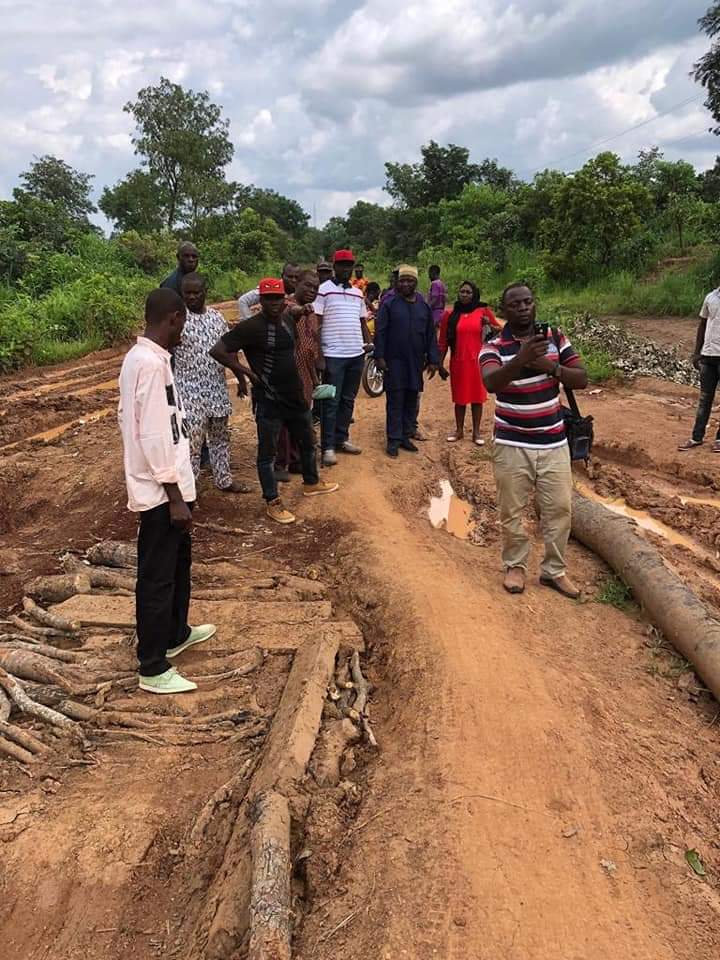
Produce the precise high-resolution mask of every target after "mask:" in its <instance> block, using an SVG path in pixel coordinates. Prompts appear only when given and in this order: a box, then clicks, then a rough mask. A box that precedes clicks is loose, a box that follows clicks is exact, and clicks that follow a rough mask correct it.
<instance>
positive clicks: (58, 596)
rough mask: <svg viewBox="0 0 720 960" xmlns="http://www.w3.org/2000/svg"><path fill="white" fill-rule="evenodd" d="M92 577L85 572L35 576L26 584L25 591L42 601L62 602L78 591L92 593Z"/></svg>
mask: <svg viewBox="0 0 720 960" xmlns="http://www.w3.org/2000/svg"><path fill="white" fill-rule="evenodd" d="M91 589H92V584H91V583H90V577H88V576H86V575H85V574H84V573H79V572H78V573H62V574H58V575H57V576H52V577H35V579H34V580H31V581H30V583H28V584H26V586H25V593H26V594H27V596H29V597H32V599H33V600H35V601H38V602H40V603H62V602H63V600H67V599H68V597H74V596H75V594H76V593H90V590H91Z"/></svg>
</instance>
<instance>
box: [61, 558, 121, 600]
mask: <svg viewBox="0 0 720 960" xmlns="http://www.w3.org/2000/svg"><path fill="white" fill-rule="evenodd" d="M61 562H62V565H63V567H64V568H65V569H66V570H67V572H68V573H76V574H80V575H81V576H84V577H87V578H88V579H89V581H90V586H91V587H93V588H96V587H97V588H98V589H101V590H103V589H105V590H128V591H130V592H131V593H132V592H133V591H134V590H135V577H134V576H132V575H131V571H130V570H128V571H127V572H126V571H125V570H124V569H122V570H121V569H117V570H113V569H111V568H109V567H96V566H92V565H91V566H88V565H87V564H86V563H83V562H82V560H79V559H78V558H77V557H75V556H73V555H72V554H71V553H66V554H65V556H64V557H62V560H61Z"/></svg>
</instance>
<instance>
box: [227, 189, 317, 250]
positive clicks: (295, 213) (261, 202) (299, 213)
mask: <svg viewBox="0 0 720 960" xmlns="http://www.w3.org/2000/svg"><path fill="white" fill-rule="evenodd" d="M235 204H236V206H237V208H238V209H239V210H247V209H248V208H252V209H253V210H254V211H255V212H256V213H259V214H260V215H261V216H263V217H270V219H271V220H274V221H275V223H276V224H277V225H278V226H279V227H280V228H281V229H282V230H285V231H286V232H287V233H289V234H290V236H292V237H297V238H298V239H299V238H300V237H302V235H303V234H304V233H305V231H306V230H307V227H308V223H309V222H310V214H309V213H306V212H305V210H303V208H302V207H301V206H300V204H299V203H298V202H297V200H292V199H290V197H284V196H283V195H282V194H281V193H278V192H277V191H276V190H267V189H264V188H262V187H255V186H248V187H245V186H238V187H237V191H236V196H235Z"/></svg>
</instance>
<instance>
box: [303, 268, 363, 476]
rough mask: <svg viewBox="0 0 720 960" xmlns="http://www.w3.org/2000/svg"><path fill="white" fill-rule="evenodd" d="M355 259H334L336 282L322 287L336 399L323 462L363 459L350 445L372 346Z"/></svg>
mask: <svg viewBox="0 0 720 960" xmlns="http://www.w3.org/2000/svg"><path fill="white" fill-rule="evenodd" d="M354 265H355V257H354V256H353V253H352V250H338V251H336V253H335V255H334V256H333V271H334V274H335V275H334V277H333V279H332V280H326V281H325V283H321V284H320V289H319V290H318V297H317V300H316V301H315V313H316V315H317V316H318V318H319V320H318V322H319V325H320V344H321V347H322V352H323V356H324V358H325V371H324V374H323V381H324V382H325V383H330V384H332V385H333V386H334V387H335V397H334V398H333V399H331V400H323V401H322V403H321V415H320V417H321V418H320V427H321V440H322V444H321V445H322V462H323V466H325V467H332V466H334V465H335V464H336V463H337V457H336V456H335V454H336V451H337V452H339V453H352V454H358V453H362V450H361V449H360V447H358V446H356V445H355V444H354V443H351V442H350V432H349V431H350V423H351V422H352V417H353V410H354V407H355V397H356V396H357V392H358V390H359V388H360V381H361V379H362V372H363V366H364V363H365V349H366V344H369V343H370V341H371V339H372V338H371V337H370V333H369V331H368V328H367V307H366V305H365V297H364V296H363V294H362V291H361V290H358V288H357V287H353V285H352V283H351V282H350V279H351V277H352V272H353V266H354Z"/></svg>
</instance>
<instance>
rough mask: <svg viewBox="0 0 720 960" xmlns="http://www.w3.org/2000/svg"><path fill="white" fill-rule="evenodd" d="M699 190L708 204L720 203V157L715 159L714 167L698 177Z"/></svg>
mask: <svg viewBox="0 0 720 960" xmlns="http://www.w3.org/2000/svg"><path fill="white" fill-rule="evenodd" d="M698 190H699V191H700V196H701V197H702V199H703V200H704V201H705V202H706V203H717V202H718V201H720V157H716V158H715V166H714V167H712V168H711V169H710V170H704V171H703V172H702V173H701V174H700V175H699V176H698Z"/></svg>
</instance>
